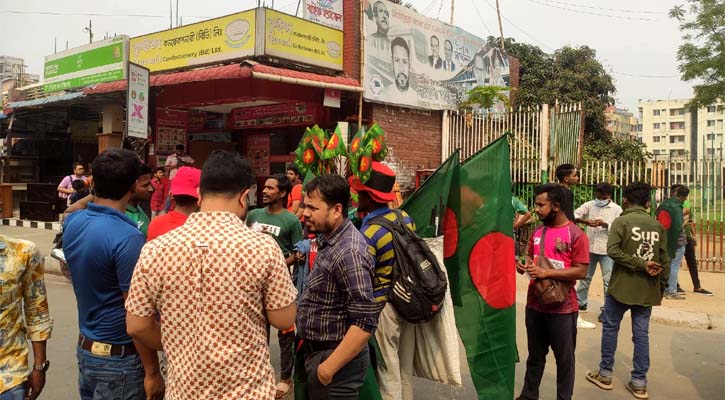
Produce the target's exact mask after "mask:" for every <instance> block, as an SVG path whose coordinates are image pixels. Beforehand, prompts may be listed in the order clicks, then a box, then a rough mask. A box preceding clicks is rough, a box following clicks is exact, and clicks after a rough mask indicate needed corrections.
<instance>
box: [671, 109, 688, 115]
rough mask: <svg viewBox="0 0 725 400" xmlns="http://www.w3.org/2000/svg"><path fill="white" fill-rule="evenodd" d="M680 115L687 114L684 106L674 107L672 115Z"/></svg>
mask: <svg viewBox="0 0 725 400" xmlns="http://www.w3.org/2000/svg"><path fill="white" fill-rule="evenodd" d="M678 115H685V109H684V108H672V109H670V117H676V116H678Z"/></svg>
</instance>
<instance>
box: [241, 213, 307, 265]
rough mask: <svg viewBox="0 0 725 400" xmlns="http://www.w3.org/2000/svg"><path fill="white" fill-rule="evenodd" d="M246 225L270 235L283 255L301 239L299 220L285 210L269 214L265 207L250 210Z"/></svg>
mask: <svg viewBox="0 0 725 400" xmlns="http://www.w3.org/2000/svg"><path fill="white" fill-rule="evenodd" d="M247 226H249V227H250V228H252V230H254V231H257V232H264V233H266V234H268V235H270V236H272V237H273V238H274V240H276V241H277V244H278V245H279V247H280V249H282V253H284V255H285V257H287V256H289V255H290V254H291V253H292V248H293V247H294V245H295V243H297V242H299V241H300V240H302V225H301V224H300V220H299V219H297V217H295V215H294V214H292V213H291V212H289V211H287V210H282V212H281V213H279V214H270V213H268V212H267V208H258V209H256V210H252V211H250V212H249V214H247Z"/></svg>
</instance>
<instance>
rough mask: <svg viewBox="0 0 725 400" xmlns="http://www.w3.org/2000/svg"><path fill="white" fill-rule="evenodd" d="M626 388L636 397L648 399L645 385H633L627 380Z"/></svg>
mask: <svg viewBox="0 0 725 400" xmlns="http://www.w3.org/2000/svg"><path fill="white" fill-rule="evenodd" d="M627 390H629V392H630V393H632V396H634V397H636V398H638V399H649V393H647V388H646V387H642V386H634V385H633V384H632V382H627Z"/></svg>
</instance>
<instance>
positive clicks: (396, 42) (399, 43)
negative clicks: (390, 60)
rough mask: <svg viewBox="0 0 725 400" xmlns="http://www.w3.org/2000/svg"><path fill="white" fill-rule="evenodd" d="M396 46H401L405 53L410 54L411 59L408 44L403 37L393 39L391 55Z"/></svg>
mask: <svg viewBox="0 0 725 400" xmlns="http://www.w3.org/2000/svg"><path fill="white" fill-rule="evenodd" d="M395 46H401V47H403V48H404V49H405V51H406V52H407V53H408V58H410V49H409V48H408V42H406V41H405V39H403V38H402V37H396V38H395V39H393V41H392V42H390V55H391V56H392V54H393V47H395Z"/></svg>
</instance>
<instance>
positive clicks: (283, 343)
mask: <svg viewBox="0 0 725 400" xmlns="http://www.w3.org/2000/svg"><path fill="white" fill-rule="evenodd" d="M269 331H270V329H269V324H267V343H269ZM277 340H278V341H279V358H280V360H279V364H280V369H281V370H280V372H279V379H281V380H283V381H286V380H288V379H292V370H293V369H294V365H295V331H290V332H288V333H285V334H283V333H282V331H280V330H279V329H278V330H277Z"/></svg>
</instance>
